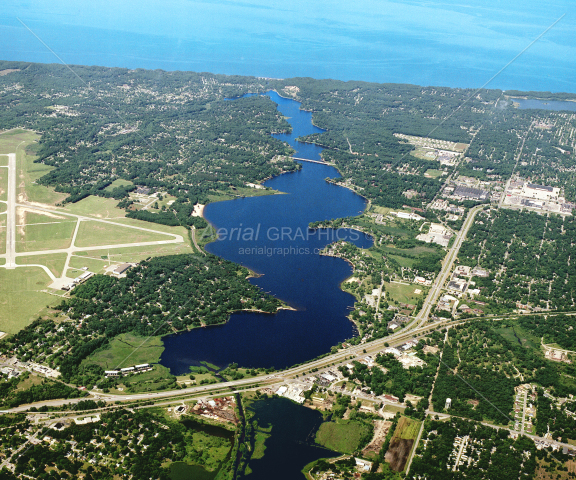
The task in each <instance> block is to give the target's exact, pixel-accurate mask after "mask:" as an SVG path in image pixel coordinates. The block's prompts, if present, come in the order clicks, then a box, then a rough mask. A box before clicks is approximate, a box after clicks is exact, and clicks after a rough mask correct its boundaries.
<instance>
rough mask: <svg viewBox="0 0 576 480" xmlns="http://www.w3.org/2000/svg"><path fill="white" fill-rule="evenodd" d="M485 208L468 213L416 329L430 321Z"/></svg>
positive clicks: (423, 308)
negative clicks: (461, 251) (465, 244)
mask: <svg viewBox="0 0 576 480" xmlns="http://www.w3.org/2000/svg"><path fill="white" fill-rule="evenodd" d="M483 208H484V205H478V206H476V207H474V208H472V209H471V210H470V211H469V212H468V216H467V217H466V220H465V221H464V225H462V228H461V229H460V231H459V232H458V234H457V235H456V239H455V240H454V244H453V245H452V248H451V249H450V251H449V252H448V255H446V257H445V258H444V261H443V263H442V269H441V270H440V273H439V274H438V275H437V276H436V279H435V280H434V283H433V284H432V288H431V289H430V291H429V292H428V295H427V297H426V300H424V305H423V306H422V309H421V310H420V312H419V313H418V315H416V323H415V326H416V327H420V326H422V325H423V324H425V323H426V321H427V320H428V316H429V315H430V311H431V310H432V307H433V306H434V305H435V304H436V301H437V300H438V296H439V295H440V292H441V291H442V288H443V287H444V284H445V283H446V280H448V277H449V276H450V274H451V273H452V266H453V265H454V261H455V260H456V258H457V257H458V252H459V251H460V247H461V246H462V243H463V242H464V239H465V238H466V235H467V234H468V230H469V229H470V227H471V226H472V223H474V217H475V216H476V214H477V213H478V212H479V211H480V210H482V209H483Z"/></svg>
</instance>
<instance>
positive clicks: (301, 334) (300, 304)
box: [160, 92, 372, 374]
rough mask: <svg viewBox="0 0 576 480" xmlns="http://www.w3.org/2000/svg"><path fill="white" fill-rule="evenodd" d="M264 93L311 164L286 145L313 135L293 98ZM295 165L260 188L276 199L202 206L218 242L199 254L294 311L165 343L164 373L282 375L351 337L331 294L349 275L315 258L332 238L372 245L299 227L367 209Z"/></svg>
mask: <svg viewBox="0 0 576 480" xmlns="http://www.w3.org/2000/svg"><path fill="white" fill-rule="evenodd" d="M267 95H268V96H270V97H271V98H272V99H273V100H274V101H275V102H277V103H278V104H279V106H278V108H279V110H280V111H281V112H282V113H283V114H284V115H286V116H288V117H290V118H289V121H290V123H292V125H293V128H294V129H293V132H292V133H291V134H290V135H286V136H284V137H283V139H284V140H286V141H288V142H289V143H290V144H291V145H294V146H295V148H296V150H297V154H296V156H303V155H311V156H312V155H316V157H315V158H319V156H317V155H318V154H319V152H320V151H321V150H322V149H321V148H320V147H316V146H314V149H311V147H312V146H311V145H307V144H298V142H296V141H295V138H296V137H298V136H300V135H305V134H307V133H311V132H313V131H317V130H318V129H315V127H313V126H312V124H311V122H310V119H311V116H310V114H309V113H308V112H303V111H300V110H299V109H298V105H299V104H298V103H297V102H294V101H293V100H288V99H285V98H282V97H280V96H278V95H277V94H275V93H274V92H270V93H268V94H267ZM301 163H302V165H303V168H302V170H301V171H299V172H296V173H290V174H284V175H280V176H279V177H276V178H273V179H271V180H269V181H267V182H266V183H265V185H266V186H267V187H271V188H274V189H276V190H279V191H281V192H285V195H273V196H263V197H252V198H240V199H236V200H230V201H226V202H217V203H211V204H209V205H208V206H207V207H206V208H205V210H204V216H205V217H206V219H207V220H208V221H209V222H210V223H211V224H212V225H214V227H215V228H216V229H218V230H219V236H220V240H219V241H216V242H213V243H211V244H209V245H208V246H207V250H208V251H209V252H210V253H213V254H215V255H218V256H220V257H222V258H225V259H227V260H231V261H233V262H236V263H240V264H242V265H245V266H247V267H249V268H250V269H252V270H253V271H255V272H257V273H258V274H261V275H262V276H261V277H259V278H254V279H251V282H252V283H254V284H255V285H258V286H259V287H261V288H262V289H263V290H264V291H266V292H270V293H271V294H272V295H274V296H276V297H278V298H280V299H282V300H284V301H285V302H287V303H288V304H289V305H291V306H292V307H294V308H296V309H297V311H289V310H282V311H280V312H278V313H277V314H276V315H269V314H260V313H247V312H242V313H237V314H234V315H232V316H231V317H230V321H229V322H228V323H227V324H225V325H221V326H215V327H210V328H201V329H196V330H192V331H190V332H184V333H181V334H177V335H170V336H167V337H165V338H164V344H165V346H166V349H165V350H164V353H163V354H162V358H161V361H160V363H161V364H162V365H165V366H167V367H169V368H170V370H171V372H172V373H173V374H182V373H186V372H188V371H189V366H190V365H198V364H199V362H200V361H208V362H210V363H212V364H214V365H217V366H220V367H224V366H226V365H228V364H230V363H232V362H236V363H238V364H239V365H241V366H245V367H267V368H269V367H275V368H285V367H288V366H291V365H294V364H296V363H301V362H304V361H306V360H310V359H311V358H314V357H316V356H318V355H321V354H323V353H326V352H328V351H330V347H332V346H333V345H335V344H337V343H339V342H341V341H343V340H345V339H348V338H351V337H352V336H354V335H355V330H354V325H353V324H352V323H351V322H350V321H349V320H348V319H347V318H346V317H347V315H348V313H349V312H350V308H351V307H352V306H353V304H354V298H353V297H352V295H350V294H348V293H345V292H343V291H342V290H341V289H340V287H339V285H340V283H341V282H342V281H343V280H345V279H346V278H347V277H349V276H350V275H351V273H352V268H351V266H350V265H349V264H348V263H346V262H345V261H344V260H341V259H338V258H333V257H326V256H320V255H318V251H319V250H321V249H322V248H323V247H324V246H326V245H328V244H330V243H332V242H334V241H336V240H340V239H342V240H347V241H350V242H352V243H354V244H355V245H357V246H359V247H364V248H367V247H369V246H370V245H372V239H371V238H366V237H365V236H364V235H363V234H361V233H359V232H357V231H354V230H347V229H340V230H308V224H309V223H310V222H313V221H317V220H325V219H332V218H339V217H347V216H352V215H358V214H360V213H361V212H362V211H363V210H364V208H365V207H366V201H365V200H364V198H362V197H360V196H359V195H356V194H355V193H354V192H352V191H351V190H348V189H346V188H342V187H339V186H336V185H331V184H329V183H327V182H326V181H325V179H326V177H330V178H334V177H338V176H340V175H339V173H338V171H337V170H336V169H335V168H333V167H331V166H328V165H320V164H315V163H309V162H301ZM233 229H234V230H233Z"/></svg>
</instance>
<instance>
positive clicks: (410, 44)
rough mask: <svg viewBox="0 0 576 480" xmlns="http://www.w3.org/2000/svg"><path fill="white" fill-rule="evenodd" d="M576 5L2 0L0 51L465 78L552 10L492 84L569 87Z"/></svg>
mask: <svg viewBox="0 0 576 480" xmlns="http://www.w3.org/2000/svg"><path fill="white" fill-rule="evenodd" d="M575 13H576V4H575V2H571V1H565V0H564V1H559V0H555V1H554V0H553V1H549V2H535V1H520V0H508V1H506V2H500V1H494V0H492V1H480V0H469V1H467V2H461V1H456V0H446V1H443V2H434V3H433V2H426V1H410V0H408V1H402V2H395V1H387V0H382V1H376V0H358V1H356V2H343V1H337V2H333V1H332V2H326V1H317V2H309V1H305V0H291V1H290V0H289V1H283V2H278V1H272V2H270V1H268V0H244V1H242V2H233V1H228V0H205V1H197V0H195V1H191V0H162V1H160V0H139V1H135V0H123V1H122V2H117V1H115V2H112V1H110V0H101V1H99V2H74V1H72V0H55V1H51V2H45V3H42V4H41V3H40V2H22V1H21V0H5V1H3V2H1V4H0V45H2V54H1V55H0V57H1V58H2V59H4V60H27V61H35V62H44V63H58V62H59V59H58V58H57V57H56V56H55V55H54V54H53V53H51V52H50V51H49V50H48V47H50V48H51V49H52V50H53V52H54V53H56V54H57V55H58V57H60V58H61V59H62V60H63V61H64V62H67V63H69V64H85V65H102V66H118V67H127V68H148V69H156V68H160V69H165V70H193V71H206V72H213V73H225V74H239V75H255V76H263V77H274V78H288V77H295V76H309V77H314V78H335V79H341V80H365V81H373V82H395V83H412V84H418V85H441V86H448V87H467V88H468V87H470V88H473V87H480V86H482V85H483V84H484V83H485V82H486V81H488V80H489V79H490V78H491V77H492V76H493V75H494V74H496V73H497V72H498V71H499V70H500V69H501V68H502V67H504V66H505V65H506V64H507V63H508V62H510V61H511V60H512V59H513V58H514V57H516V56H517V55H518V54H519V53H520V52H522V51H523V50H524V49H525V48H526V47H527V46H528V45H530V43H531V42H532V41H533V40H534V39H536V38H537V37H538V36H539V35H540V34H542V33H543V32H544V31H545V30H546V29H547V28H548V27H549V26H551V25H552V24H553V23H554V22H555V21H556V20H558V19H560V18H561V20H560V21H559V22H558V23H557V24H556V25H554V26H553V27H552V28H550V30H549V31H547V32H546V34H545V35H544V36H543V37H542V38H541V39H540V40H538V41H537V42H536V43H535V44H534V45H532V46H531V47H530V48H529V49H528V50H527V51H525V52H524V53H523V54H522V55H521V56H520V57H519V58H517V59H516V60H515V61H514V62H513V63H512V64H511V65H510V66H508V67H507V68H506V69H505V70H504V71H503V72H502V73H501V74H499V75H498V76H497V77H496V78H495V79H494V80H493V81H492V82H491V83H490V84H489V86H490V87H492V88H501V89H518V90H550V91H567V92H576V85H575V82H574V79H575V78H576V41H575V36H574V31H576V15H574V14H575ZM564 14H565V16H564V17H562V16H563V15H564ZM21 22H23V23H24V24H25V25H26V26H27V27H28V28H29V29H30V30H28V29H27V28H25V26H24V25H23V24H22V23H21ZM32 32H33V33H32ZM39 39H41V40H42V42H44V44H43V43H42V42H41V41H40V40H39Z"/></svg>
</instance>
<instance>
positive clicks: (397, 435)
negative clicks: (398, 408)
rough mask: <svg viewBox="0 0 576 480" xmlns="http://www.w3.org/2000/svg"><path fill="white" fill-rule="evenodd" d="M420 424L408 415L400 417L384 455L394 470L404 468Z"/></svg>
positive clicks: (398, 470)
mask: <svg viewBox="0 0 576 480" xmlns="http://www.w3.org/2000/svg"><path fill="white" fill-rule="evenodd" d="M421 424H422V422H420V421H418V420H413V419H411V418H408V417H401V418H400V421H399V422H398V425H397V426H396V430H395V431H394V435H393V436H392V439H391V441H390V446H389V447H388V451H387V452H386V455H385V457H384V458H385V460H386V461H387V462H388V463H389V464H390V468H392V470H394V471H395V472H401V471H403V470H404V468H405V466H406V462H407V461H408V457H409V456H410V452H411V451H412V447H413V445H414V440H415V439H416V437H417V436H418V431H419V430H420V425H421Z"/></svg>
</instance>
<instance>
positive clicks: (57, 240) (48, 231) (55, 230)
mask: <svg viewBox="0 0 576 480" xmlns="http://www.w3.org/2000/svg"><path fill="white" fill-rule="evenodd" d="M52 221H54V220H52ZM75 227H76V225H75V223H74V222H67V221H65V222H58V223H48V224H44V225H42V224H32V225H26V226H25V227H24V235H22V233H21V229H20V228H17V230H16V251H17V252H35V251H41V250H59V249H64V248H68V247H69V246H70V243H71V242H72V235H73V234H74V228H75Z"/></svg>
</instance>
